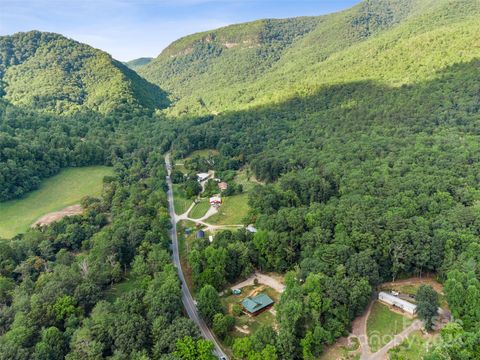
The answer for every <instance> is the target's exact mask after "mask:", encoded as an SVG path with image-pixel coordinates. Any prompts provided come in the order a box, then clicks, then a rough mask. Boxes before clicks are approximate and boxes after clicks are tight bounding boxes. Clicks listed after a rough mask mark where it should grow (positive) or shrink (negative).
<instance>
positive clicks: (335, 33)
mask: <svg viewBox="0 0 480 360" xmlns="http://www.w3.org/2000/svg"><path fill="white" fill-rule="evenodd" d="M479 13H480V9H479V5H478V2H477V1H474V0H466V1H459V2H451V1H448V0H440V1H430V0H426V1H423V0H422V1H420V0H389V1H379V0H370V1H365V2H362V3H361V4H359V5H357V6H355V7H353V8H351V9H348V10H346V11H343V12H340V13H335V14H331V15H326V16H320V17H315V18H296V19H288V20H263V21H257V22H253V23H247V24H241V25H234V26H230V27H226V28H222V29H218V30H215V31H211V32H206V33H200V34H195V35H192V36H189V37H186V38H183V39H180V40H178V41H177V42H175V43H173V44H172V45H171V46H170V47H168V48H167V49H166V50H165V51H163V52H162V54H161V55H160V56H159V57H158V58H156V59H154V60H153V61H152V62H151V63H150V64H149V65H147V66H145V67H143V68H142V69H141V70H140V71H139V72H140V74H141V75H142V76H144V77H145V78H146V79H148V80H149V81H151V82H154V83H156V84H158V85H159V86H160V87H163V88H165V89H167V90H168V91H170V92H172V94H174V95H175V97H176V98H177V99H176V100H177V102H176V104H175V105H174V107H173V109H172V110H171V113H172V114H174V115H179V114H184V113H205V114H207V113H214V114H215V113H218V112H222V111H225V110H235V109H246V108H250V107H252V106H257V105H262V104H269V103H274V102H278V101H283V100H286V99H289V98H291V97H292V96H296V95H300V96H304V95H311V94H313V93H314V92H315V91H316V90H318V89H319V88H321V87H323V86H326V85H330V84H335V83H341V82H345V81H359V80H366V79H371V80H375V81H379V82H382V83H386V84H389V85H401V84H403V83H409V82H412V81H414V80H416V79H426V78H429V77H433V76H435V71H437V70H438V69H439V68H444V67H446V66H448V65H452V64H454V63H455V62H457V61H459V60H460V61H468V60H471V59H473V58H474V57H475V56H478V46H477V40H476V36H475V33H476V31H477V30H478V26H477V24H476V23H477V17H478V14H479ZM440 54H441V55H440Z"/></svg>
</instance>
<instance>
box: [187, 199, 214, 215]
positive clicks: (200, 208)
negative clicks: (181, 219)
mask: <svg viewBox="0 0 480 360" xmlns="http://www.w3.org/2000/svg"><path fill="white" fill-rule="evenodd" d="M208 209H210V202H209V201H208V199H202V200H200V202H199V203H197V204H196V205H195V206H194V207H193V209H192V210H191V211H190V214H189V217H190V218H191V219H200V218H201V217H203V216H205V214H206V213H207V211H208Z"/></svg>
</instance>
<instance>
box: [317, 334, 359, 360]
mask: <svg viewBox="0 0 480 360" xmlns="http://www.w3.org/2000/svg"><path fill="white" fill-rule="evenodd" d="M359 349H360V342H359V341H358V339H357V338H352V341H351V343H349V342H348V339H347V338H346V337H343V338H340V339H338V340H337V341H336V342H335V343H334V344H333V345H330V346H327V347H326V348H325V349H324V351H323V352H322V354H321V355H320V357H319V360H360V353H359Z"/></svg>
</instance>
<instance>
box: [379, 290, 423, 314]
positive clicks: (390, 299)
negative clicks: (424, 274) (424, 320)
mask: <svg viewBox="0 0 480 360" xmlns="http://www.w3.org/2000/svg"><path fill="white" fill-rule="evenodd" d="M378 299H379V300H380V301H382V302H384V303H385V304H388V305H392V306H395V307H398V308H399V309H402V310H403V311H405V312H406V313H409V314H411V315H415V314H416V312H417V305H415V304H412V303H411V302H408V301H406V300H403V299H400V298H399V297H397V296H395V295H392V294H389V293H387V292H384V291H382V292H380V293H379V294H378Z"/></svg>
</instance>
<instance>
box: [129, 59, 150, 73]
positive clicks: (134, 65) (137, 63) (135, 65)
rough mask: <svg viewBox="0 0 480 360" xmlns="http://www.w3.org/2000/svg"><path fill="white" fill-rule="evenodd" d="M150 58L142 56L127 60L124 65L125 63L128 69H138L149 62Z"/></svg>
mask: <svg viewBox="0 0 480 360" xmlns="http://www.w3.org/2000/svg"><path fill="white" fill-rule="evenodd" d="M152 60H153V58H150V57H142V58H138V59H134V60H130V61H127V62H126V63H125V65H127V66H128V67H129V68H130V69H132V70H135V71H136V70H138V69H140V68H141V67H142V66H145V65H147V64H149V63H150V62H151V61H152Z"/></svg>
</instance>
